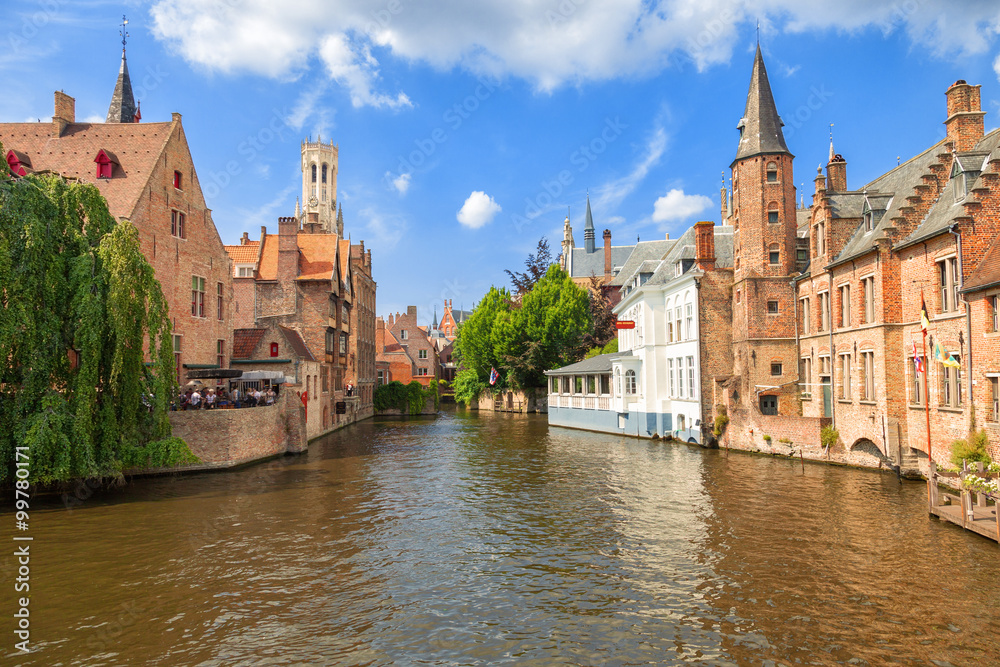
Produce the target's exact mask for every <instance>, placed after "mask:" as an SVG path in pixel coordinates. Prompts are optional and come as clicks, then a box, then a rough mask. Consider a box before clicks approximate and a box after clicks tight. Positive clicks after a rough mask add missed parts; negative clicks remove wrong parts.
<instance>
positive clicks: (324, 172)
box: [323, 162, 326, 183]
mask: <svg viewBox="0 0 1000 667" xmlns="http://www.w3.org/2000/svg"><path fill="white" fill-rule="evenodd" d="M323 183H326V163H325V162H324V163H323Z"/></svg>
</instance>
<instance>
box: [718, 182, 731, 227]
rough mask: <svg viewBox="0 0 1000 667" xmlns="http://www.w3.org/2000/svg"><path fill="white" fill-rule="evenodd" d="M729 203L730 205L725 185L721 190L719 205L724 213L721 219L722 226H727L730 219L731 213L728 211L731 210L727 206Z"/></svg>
mask: <svg viewBox="0 0 1000 667" xmlns="http://www.w3.org/2000/svg"><path fill="white" fill-rule="evenodd" d="M728 203H729V192H728V191H727V190H726V186H725V185H723V186H722V189H721V190H719V204H720V207H721V211H722V217H721V218H719V219H720V220H722V224H726V219H727V218H728V217H729V211H728V210H727V209H728V208H729V207H728V206H727V204H728Z"/></svg>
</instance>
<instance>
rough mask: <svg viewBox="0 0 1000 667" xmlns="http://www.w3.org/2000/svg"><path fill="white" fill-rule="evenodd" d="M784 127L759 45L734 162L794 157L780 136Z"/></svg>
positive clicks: (740, 123) (740, 125) (739, 124)
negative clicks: (763, 156) (773, 155)
mask: <svg viewBox="0 0 1000 667" xmlns="http://www.w3.org/2000/svg"><path fill="white" fill-rule="evenodd" d="M783 125H784V123H782V122H781V118H780V117H779V116H778V110H777V109H776V108H775V106H774V97H773V96H772V95H771V84H770V82H769V81H768V80H767V69H765V67H764V58H763V56H762V55H761V53H760V43H758V44H757V53H756V55H755V56H754V59H753V73H752V74H751V75H750V91H749V92H748V93H747V106H746V110H744V112H743V118H741V119H740V122H739V123H738V124H737V125H736V127H737V129H739V131H740V143H739V146H738V147H737V149H736V158H735V159H734V160H733V162H734V163H735V162H736V160H742V159H744V158H748V157H752V156H754V155H760V154H762V153H789V154H791V153H790V151H789V150H788V146H786V145H785V137H784V135H783V134H782V133H781V127H782V126H783Z"/></svg>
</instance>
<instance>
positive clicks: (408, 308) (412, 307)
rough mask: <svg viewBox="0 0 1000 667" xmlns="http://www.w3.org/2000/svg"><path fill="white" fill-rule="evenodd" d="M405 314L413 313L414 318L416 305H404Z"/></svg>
mask: <svg viewBox="0 0 1000 667" xmlns="http://www.w3.org/2000/svg"><path fill="white" fill-rule="evenodd" d="M406 314H407V316H410V315H413V318H414V319H416V317H417V307H416V306H407V307H406Z"/></svg>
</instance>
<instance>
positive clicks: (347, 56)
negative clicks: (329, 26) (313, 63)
mask: <svg viewBox="0 0 1000 667" xmlns="http://www.w3.org/2000/svg"><path fill="white" fill-rule="evenodd" d="M319 56H320V58H321V59H322V60H323V63H324V64H325V65H326V71H327V73H328V74H329V75H330V78H331V79H333V80H334V81H336V82H337V83H339V84H341V85H342V86H345V87H346V88H347V89H348V90H350V91H351V104H353V105H354V106H355V107H363V106H373V107H389V108H390V109H398V108H400V107H410V106H413V104H412V103H411V102H410V98H409V97H407V96H406V94H405V93H399V94H397V95H396V97H392V96H390V95H384V94H381V93H375V92H373V91H372V86H373V85H374V83H375V80H376V79H377V78H378V61H377V60H376V59H375V57H374V56H373V55H372V54H371V49H370V47H369V46H368V45H367V44H360V45H355V44H351V43H350V42H349V41H348V39H347V37H346V36H345V35H343V34H333V35H327V36H326V37H324V38H323V41H322V42H321V43H320V45H319Z"/></svg>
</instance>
